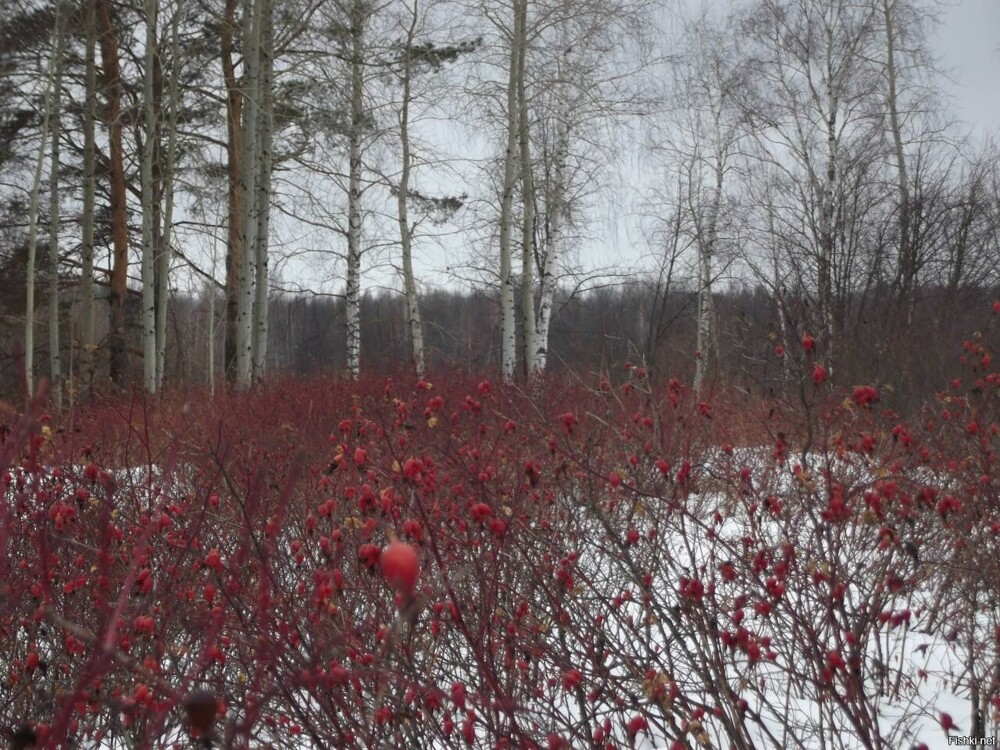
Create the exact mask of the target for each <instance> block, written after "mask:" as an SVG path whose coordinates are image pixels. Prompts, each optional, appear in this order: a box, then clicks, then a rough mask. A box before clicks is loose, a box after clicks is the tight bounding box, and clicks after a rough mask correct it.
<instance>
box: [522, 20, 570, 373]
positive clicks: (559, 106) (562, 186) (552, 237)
mask: <svg viewBox="0 0 1000 750" xmlns="http://www.w3.org/2000/svg"><path fill="white" fill-rule="evenodd" d="M560 45H561V46H562V48H563V55H562V60H561V64H560V67H559V69H558V71H557V76H558V79H559V80H558V81H557V82H556V143H555V154H554V156H553V164H552V182H551V185H550V186H549V193H548V198H547V200H546V208H545V213H546V223H547V225H548V232H547V236H546V241H545V250H544V255H543V256H542V257H541V258H540V259H539V263H538V287H539V291H538V313H537V323H536V325H535V350H534V353H533V361H532V365H531V369H532V371H533V372H544V371H545V367H546V365H547V364H548V351H549V326H550V325H551V322H552V306H553V304H554V301H555V291H556V283H555V282H556V278H555V271H556V264H557V263H558V261H559V256H560V254H561V252H562V243H563V222H564V221H565V219H566V213H567V201H566V159H567V158H568V157H569V98H568V96H567V89H568V82H567V78H568V76H569V75H570V70H571V63H570V59H569V55H570V50H571V45H570V43H569V38H568V34H567V33H566V31H565V22H564V24H563V27H562V39H561V40H560Z"/></svg>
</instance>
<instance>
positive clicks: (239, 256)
mask: <svg viewBox="0 0 1000 750" xmlns="http://www.w3.org/2000/svg"><path fill="white" fill-rule="evenodd" d="M237 2H238V0H225V4H224V6H223V10H222V17H221V19H220V29H219V49H220V55H221V61H222V76H223V81H224V84H225V89H226V175H227V190H226V198H227V216H226V228H227V237H226V324H225V344H224V352H223V360H224V364H223V370H224V372H225V374H226V377H227V378H228V379H230V380H232V381H234V382H235V380H236V373H237V350H238V346H237V330H238V327H239V326H238V322H239V305H240V272H241V270H242V268H243V252H244V247H243V200H242V191H241V179H242V178H241V174H242V171H243V169H242V164H241V158H242V154H243V131H242V128H241V127H240V123H241V121H242V113H243V94H242V90H241V88H240V83H239V80H238V78H237V76H236V58H235V54H236V8H237Z"/></svg>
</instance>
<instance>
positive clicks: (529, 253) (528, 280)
mask: <svg viewBox="0 0 1000 750" xmlns="http://www.w3.org/2000/svg"><path fill="white" fill-rule="evenodd" d="M515 8H516V10H515V12H516V13H517V14H518V15H519V17H520V20H519V21H518V22H516V23H515V28H519V29H520V38H519V39H518V40H517V135H518V145H519V149H520V161H521V202H522V204H523V216H522V222H521V321H522V323H521V331H522V338H523V342H522V343H523V346H524V374H525V376H526V377H527V376H528V375H530V374H531V373H532V372H533V367H532V365H533V362H534V355H535V350H536V343H535V296H534V294H535V290H534V283H533V279H532V277H533V274H532V267H533V265H534V262H535V179H534V173H533V171H532V164H531V140H530V139H531V131H530V123H529V121H528V96H527V92H526V90H525V58H526V57H527V48H528V40H527V36H528V31H527V30H528V0H520V1H519V2H518V3H517V4H516V6H515Z"/></svg>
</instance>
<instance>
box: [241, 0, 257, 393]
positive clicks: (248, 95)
mask: <svg viewBox="0 0 1000 750" xmlns="http://www.w3.org/2000/svg"><path fill="white" fill-rule="evenodd" d="M261 4H262V3H261V0H246V3H245V7H244V16H243V85H242V87H241V88H242V96H243V158H242V171H241V173H240V177H241V181H240V194H241V200H242V203H243V237H242V242H241V245H242V247H243V253H242V258H241V262H240V272H239V284H240V291H239V300H238V306H237V326H236V385H237V387H238V388H249V387H250V382H251V370H252V365H253V351H252V347H253V336H252V333H253V331H252V326H253V301H254V296H253V282H254V256H253V252H254V234H255V233H256V230H257V200H256V198H257V195H256V178H257V113H258V110H259V100H258V96H259V85H258V78H259V72H260V35H261V28H260V27H261Z"/></svg>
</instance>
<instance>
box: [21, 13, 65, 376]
mask: <svg viewBox="0 0 1000 750" xmlns="http://www.w3.org/2000/svg"><path fill="white" fill-rule="evenodd" d="M61 39H62V32H61V27H60V14H58V13H57V14H56V18H55V21H54V28H53V31H52V51H51V53H50V55H49V64H48V70H47V72H46V76H45V94H44V97H43V99H42V128H41V133H40V138H39V144H38V155H37V157H36V159H35V177H34V181H33V182H32V188H31V204H30V207H29V209H28V264H27V269H26V284H27V285H26V288H25V299H26V301H25V311H24V350H25V351H24V370H25V377H26V380H27V384H28V393H29V396H30V395H31V394H32V393H34V390H35V386H34V382H35V379H34V359H35V254H36V252H37V247H36V246H37V242H38V203H39V197H40V194H41V190H42V169H43V167H44V165H45V150H46V147H47V145H48V144H47V138H48V136H49V130H50V127H49V121H50V118H51V117H52V108H53V101H52V100H53V95H54V90H55V82H56V79H57V77H58V75H59V67H60V59H59V57H60V53H59V47H60V40H61ZM56 153H58V151H57V152H56Z"/></svg>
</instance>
